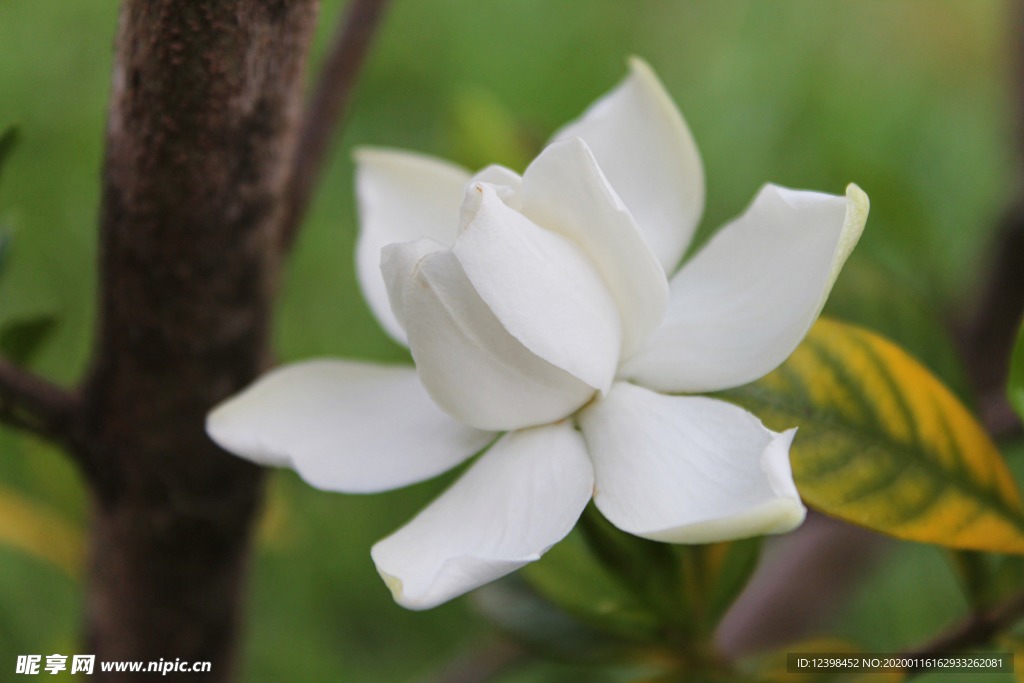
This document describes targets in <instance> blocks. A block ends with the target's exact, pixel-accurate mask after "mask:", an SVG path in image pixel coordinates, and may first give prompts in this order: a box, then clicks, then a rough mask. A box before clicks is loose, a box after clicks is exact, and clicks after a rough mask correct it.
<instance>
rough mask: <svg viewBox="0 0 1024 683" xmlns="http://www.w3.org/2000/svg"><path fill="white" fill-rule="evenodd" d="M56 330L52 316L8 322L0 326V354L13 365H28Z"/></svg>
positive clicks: (55, 320)
mask: <svg viewBox="0 0 1024 683" xmlns="http://www.w3.org/2000/svg"><path fill="white" fill-rule="evenodd" d="M56 328H57V319H56V318H54V317H53V316H52V315H35V316H31V317H27V318H19V319H16V320H8V321H7V322H5V323H4V324H3V325H0V353H2V354H3V355H4V357H6V358H7V359H8V360H9V361H11V362H12V363H14V364H15V365H29V364H30V363H31V362H32V360H33V359H34V358H35V356H36V354H37V353H38V352H39V351H40V349H41V348H42V346H43V344H44V343H45V342H46V340H47V339H49V338H50V336H51V335H52V334H53V332H54V330H55V329H56Z"/></svg>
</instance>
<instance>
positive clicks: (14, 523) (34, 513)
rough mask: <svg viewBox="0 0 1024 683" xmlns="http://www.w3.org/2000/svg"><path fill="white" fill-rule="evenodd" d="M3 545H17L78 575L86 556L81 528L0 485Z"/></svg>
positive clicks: (23, 550)
mask: <svg viewBox="0 0 1024 683" xmlns="http://www.w3.org/2000/svg"><path fill="white" fill-rule="evenodd" d="M0 519H2V520H4V523H3V524H0V545H3V546H7V547H9V548H15V549H17V550H19V551H21V552H23V553H26V554H27V555H31V556H32V557H35V558H36V559H39V560H43V561H44V562H48V563H50V564H52V565H54V566H56V567H57V568H59V569H60V570H62V571H64V572H65V573H66V574H68V576H71V577H73V578H74V577H77V576H78V575H79V573H80V571H81V569H82V563H83V560H84V557H85V540H84V537H83V534H82V530H81V529H79V528H78V527H76V526H74V525H73V524H71V522H69V521H68V520H66V519H65V518H64V517H62V516H61V515H59V514H57V513H56V512H55V511H53V510H50V509H49V508H47V507H45V506H44V505H42V504H41V503H38V502H35V501H32V500H29V499H28V498H25V497H24V496H22V495H21V494H20V493H18V492H17V491H14V490H13V489H6V488H0Z"/></svg>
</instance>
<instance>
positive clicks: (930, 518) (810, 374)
mask: <svg viewBox="0 0 1024 683" xmlns="http://www.w3.org/2000/svg"><path fill="white" fill-rule="evenodd" d="M725 396H726V397H728V398H730V399H732V400H735V401H737V402H738V403H740V404H742V405H744V406H745V407H747V408H749V409H750V410H752V411H753V412H755V413H756V414H757V415H759V416H760V417H761V418H762V419H763V420H764V421H765V423H766V424H767V425H769V426H771V427H772V428H775V429H782V428H783V427H792V426H794V425H799V427H800V432H799V434H798V436H797V439H796V441H795V442H794V444H793V450H792V456H791V457H792V462H793V476H794V478H795V480H796V482H797V488H798V489H799V490H800V494H801V496H802V497H803V498H804V500H805V501H807V502H808V503H809V504H810V505H813V506H814V507H816V508H818V509H820V510H822V511H824V512H827V513H828V514H830V515H834V516H836V517H839V518H842V519H846V520H848V521H851V522H855V523H857V524H861V525H863V526H866V527H868V528H870V529H874V530H876V531H882V532H884V533H888V534H892V535H894V536H898V537H900V538H906V539H910V540H916V541H925V542H928V543H935V544H938V545H942V546H948V547H953V548H964V549H974V550H988V551H995V552H1005V553H1024V506H1022V504H1021V500H1020V494H1019V493H1018V490H1017V485H1016V483H1015V481H1014V479H1013V476H1012V475H1011V473H1010V471H1009V470H1008V469H1007V467H1006V464H1005V462H1004V461H1003V459H1002V457H1001V456H1000V454H999V452H998V450H996V447H995V445H994V444H993V443H992V441H991V439H989V437H988V435H987V434H986V433H985V431H984V429H982V427H981V426H980V425H979V424H978V423H977V421H976V420H975V419H974V418H973V417H972V416H971V414H970V413H969V412H968V411H967V409H966V408H964V406H963V405H962V404H961V403H960V402H959V401H958V400H957V399H956V398H955V397H954V396H953V394H952V393H951V392H950V391H949V390H948V389H946V388H945V387H944V386H943V385H942V384H941V383H940V382H939V381H938V380H937V379H935V377H934V376H933V375H932V374H931V373H930V372H929V371H928V370H927V369H926V368H924V366H922V365H920V364H919V363H917V362H916V361H915V360H914V359H912V358H911V357H910V356H909V355H908V354H907V353H906V352H904V351H903V350H902V349H900V348H899V347H897V346H896V345H895V344H893V343H891V342H889V341H886V340H885V339H883V338H882V337H880V336H878V335H876V334H873V333H870V332H867V331H865V330H862V329H859V328H856V327H852V326H849V325H844V324H842V323H838V322H835V321H830V320H821V321H819V322H818V324H817V325H816V326H815V327H814V329H813V330H812V331H811V333H810V335H809V336H808V337H807V339H806V340H805V341H804V343H803V344H802V345H801V347H800V348H799V349H797V351H796V352H795V353H794V354H793V355H792V357H790V359H789V360H788V361H786V362H785V363H784V364H783V365H782V366H781V367H780V368H779V369H778V370H776V371H775V372H773V373H771V374H770V375H768V376H767V377H765V378H764V379H762V380H760V381H758V382H756V383H754V384H752V385H748V386H747V387H743V388H740V389H736V390H732V391H729V392H726V394H725Z"/></svg>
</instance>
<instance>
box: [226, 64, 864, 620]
mask: <svg viewBox="0 0 1024 683" xmlns="http://www.w3.org/2000/svg"><path fill="white" fill-rule="evenodd" d="M357 162H358V179H357V185H358V196H359V203H360V213H361V220H362V228H361V234H360V241H359V247H358V255H357V257H358V267H359V277H360V281H361V284H362V287H363V290H364V292H365V294H366V298H367V300H368V301H369V304H370V306H371V308H372V309H373V311H374V313H376V315H377V318H378V319H379V320H380V322H381V324H382V325H383V326H384V328H385V329H386V330H387V331H388V333H389V334H391V336H393V337H394V338H395V339H396V340H398V341H399V342H401V343H403V344H407V345H408V346H409V348H410V350H411V351H412V356H413V358H414V360H415V362H416V369H413V368H409V367H394V366H384V365H376V364H372V363H365V362H355V361H342V360H315V361H308V362H305V363H298V364H295V365H289V366H286V367H283V368H280V369H277V370H275V371H273V372H271V373H269V374H268V375H266V376H265V377H263V378H262V379H260V380H259V381H258V382H256V383H255V384H254V385H253V386H252V387H250V388H249V389H247V390H246V391H244V392H243V393H241V394H239V395H238V396H236V397H234V398H232V399H231V400H229V401H227V402H225V403H224V404H222V405H221V406H220V407H218V408H217V409H216V410H215V411H214V412H213V413H212V414H211V415H210V417H209V421H208V424H207V429H208V431H209V434H210V436H211V437H212V438H213V439H214V440H215V441H216V442H217V443H219V444H220V445H221V446H223V447H224V448H226V449H228V450H230V451H232V452H234V453H237V454H238V455H241V456H243V457H246V458H248V459H250V460H253V461H254V462H257V463H261V464H265V465H275V466H287V467H292V468H294V469H295V470H296V471H297V472H298V473H299V474H300V475H301V476H302V477H303V478H304V479H305V480H306V481H308V482H309V483H310V484H312V485H313V486H316V487H318V488H322V489H328V490H332V491H346V492H373V491H382V490H386V489H392V488H396V487H400V486H405V485H407V484H411V483H413V482H417V481H422V480H424V479H427V478H430V477H433V476H435V475H436V474H438V473H440V472H443V471H445V470H447V469H449V468H451V467H453V466H455V465H457V464H459V463H460V462H463V461H464V460H466V459H467V458H469V457H470V456H472V455H473V454H475V453H477V452H479V451H480V450H481V449H484V448H485V447H487V446H488V444H491V445H490V447H489V448H487V450H486V452H485V453H484V454H483V455H482V456H481V457H480V458H479V460H477V461H476V462H475V463H473V464H472V465H471V466H470V467H469V469H468V470H467V471H466V473H465V474H464V475H463V476H462V477H461V478H460V479H459V480H458V481H457V482H456V483H455V484H454V485H453V486H452V487H451V488H449V489H448V490H447V491H446V492H445V493H443V494H442V495H441V496H440V497H439V498H438V499H437V500H436V501H434V502H433V503H432V504H431V505H429V506H428V507H427V508H426V509H425V510H423V511H422V512H421V513H420V514H419V515H417V516H416V518H415V519H413V520H412V521H411V522H409V523H408V524H407V525H406V526H404V527H403V528H401V529H399V530H398V531H397V532H395V533H394V534H392V535H391V536H389V537H388V538H385V539H384V540H382V541H380V542H379V543H377V545H375V546H374V548H373V551H372V555H373V559H374V562H376V564H377V568H378V570H379V572H380V574H381V576H383V577H384V580H385V581H386V582H387V584H388V586H389V587H390V588H391V590H392V592H393V593H394V596H395V599H396V600H397V601H398V602H399V603H401V604H402V605H404V606H406V607H410V608H413V609H425V608H428V607H432V606H435V605H438V604H440V603H442V602H445V601H447V600H450V599H451V598H453V597H455V596H458V595H461V594H463V593H465V592H467V591H469V590H471V589H473V588H476V587H478V586H480V585H482V584H484V583H487V582H489V581H492V580H494V579H496V578H498V577H500V576H503V575H505V574H508V573H509V572H512V571H514V570H515V569H517V568H519V567H521V566H523V565H524V564H526V563H528V562H532V561H534V560H536V559H538V558H539V557H540V556H541V555H542V554H543V553H544V552H545V551H546V550H547V549H548V548H550V547H551V546H552V545H553V544H555V543H556V542H558V541H559V540H561V539H562V538H563V537H564V536H565V535H566V534H567V533H569V531H570V530H571V529H572V527H573V525H574V524H575V523H576V520H577V519H578V518H579V516H580V513H581V512H582V510H583V509H584V507H585V506H586V504H587V502H588V501H589V500H590V499H591V497H593V499H594V501H595V503H596V505H597V507H598V508H599V509H600V510H601V512H602V513H603V514H604V515H605V516H606V517H607V518H608V520H609V521H611V522H612V523H613V524H614V525H616V526H617V527H619V528H620V529H622V530H624V531H627V532H629V533H631V534H636V535H638V536H643V537H645V538H650V539H654V540H658V541H668V542H675V543H703V542H710V541H720V540H727V539H734V538H740V537H745V536H750V535H755V534H763V533H777V532H782V531H788V530H790V529H792V528H794V527H795V526H797V525H798V524H800V522H801V521H802V520H803V518H804V514H805V509H804V507H803V505H802V504H801V502H800V497H799V495H798V493H797V490H796V487H795V486H794V484H793V480H792V475H791V472H790V466H789V445H790V442H791V441H792V439H793V435H794V432H795V430H790V431H787V432H783V433H781V434H777V433H774V432H771V431H769V430H767V429H766V428H765V427H763V426H762V424H761V422H760V421H759V420H758V419H757V418H756V417H754V416H753V415H751V414H750V413H748V412H746V411H744V410H742V409H740V408H738V407H736V406H734V405H731V404H729V403H725V402H723V401H719V400H715V399H711V398H704V397H699V396H691V395H689V394H693V393H696V392H706V391H715V390H719V389H725V388H728V387H734V386H738V385H741V384H745V383H747V382H750V381H752V380H755V379H757V378H759V377H761V376H762V375H764V374H766V373H768V372H769V371H771V370H772V369H774V368H775V367H776V366H778V365H779V364H780V363H781V362H782V361H783V360H785V358H786V357H787V356H788V355H789V354H790V353H791V352H792V351H793V349H794V348H795V347H796V346H797V344H798V343H799V342H800V340H801V339H802V338H803V337H804V335H805V334H806V333H807V331H808V329H809V328H810V327H811V324H812V323H813V322H814V320H815V318H816V317H817V316H818V313H819V312H820V311H821V307H822V305H823V304H824V301H825V298H826V296H827V295H828V292H829V290H830V289H831V287H832V283H833V281H834V280H835V277H836V274H837V273H838V271H839V269H840V267H841V266H842V264H843V262H844V261H845V260H846V257H847V256H848V255H849V253H850V250H851V249H852V248H853V246H854V244H855V243H856V242H857V239H858V238H859V236H860V233H861V230H862V229H863V227H864V221H865V220H866V218H867V211H868V201H867V197H866V196H865V195H864V193H863V192H861V191H860V189H859V188H857V187H856V186H854V185H850V187H849V188H848V189H847V194H846V197H845V198H844V197H837V196H833V195H827V194H820V193H816V192H805V191H797V190H789V189H785V188H782V187H778V186H775V185H766V186H765V187H764V188H763V189H762V190H761V191H760V192H759V193H758V195H757V197H756V198H755V199H754V202H753V204H751V206H750V207H749V208H748V209H747V210H746V212H745V213H744V214H743V215H741V216H740V217H739V218H737V219H736V220H734V221H733V222H731V223H729V224H728V225H726V226H725V227H723V228H722V229H721V231H720V232H719V233H718V234H717V235H716V236H715V237H714V238H713V239H712V240H711V241H710V242H709V243H708V244H707V245H706V246H705V247H704V248H703V249H702V250H701V251H700V252H699V253H698V254H697V255H696V256H695V257H694V258H692V259H691V260H690V261H689V262H688V263H687V264H686V265H685V266H684V267H683V268H682V269H681V270H679V272H678V273H676V274H674V275H672V277H671V280H669V278H668V277H667V276H666V273H672V271H673V269H674V268H675V266H676V264H677V263H678V262H679V260H680V258H681V257H682V255H683V252H684V250H685V249H686V247H687V245H688V244H689V241H690V239H691V236H692V235H693V232H694V229H695V227H696V225H697V222H698V220H699V218H700V215H701V212H702V209H703V203H704V180H703V170H702V168H701V163H700V158H699V156H698V153H697V149H696V147H695V145H694V143H693V140H692V138H691V136H690V133H689V131H688V129H687V127H686V124H685V123H684V122H683V119H682V117H681V115H680V114H679V112H678V111H677V110H676V108H675V106H674V105H673V103H672V101H671V99H670V98H669V97H668V95H667V93H666V92H665V90H664V88H663V87H662V85H661V84H660V83H659V81H658V80H657V77H656V76H655V75H654V73H653V72H652V71H651V69H650V68H649V67H648V66H647V65H646V64H645V63H644V62H642V61H640V60H633V61H632V62H631V70H630V73H629V75H628V76H627V77H626V78H625V79H624V80H623V81H622V83H620V84H619V85H618V86H617V87H616V88H615V89H614V90H612V91H611V92H610V93H609V94H607V95H605V96H604V97H603V98H601V99H600V100H598V101H597V102H596V103H595V104H594V105H593V106H592V107H591V108H590V109H589V110H587V111H586V112H585V113H584V114H583V116H582V117H581V118H580V119H579V120H577V121H575V122H573V123H571V124H569V125H568V126H566V127H565V128H563V129H562V130H561V131H560V132H559V133H558V134H556V135H555V137H554V140H553V141H552V142H551V144H549V145H548V146H547V148H545V149H544V151H543V152H541V154H540V156H538V157H537V159H536V160H534V162H533V163H532V164H530V166H529V168H527V169H526V172H525V173H524V174H523V176H522V177H520V176H518V175H516V174H515V173H513V172H512V171H510V170H508V169H506V168H502V167H499V166H491V167H489V168H486V169H484V170H483V171H481V172H479V173H477V174H476V175H475V176H471V175H470V174H469V173H468V172H467V171H465V170H463V169H461V168H459V167H457V166H454V165H451V164H447V163H445V162H442V161H438V160H434V159H431V158H427V157H423V156H419V155H413V154H408V153H404V152H397V151H385V150H362V151H360V152H359V153H358V154H357ZM381 273H383V278H382V277H381ZM677 394H684V395H677ZM502 432H504V434H501V433H502ZM492 442H493V443H492Z"/></svg>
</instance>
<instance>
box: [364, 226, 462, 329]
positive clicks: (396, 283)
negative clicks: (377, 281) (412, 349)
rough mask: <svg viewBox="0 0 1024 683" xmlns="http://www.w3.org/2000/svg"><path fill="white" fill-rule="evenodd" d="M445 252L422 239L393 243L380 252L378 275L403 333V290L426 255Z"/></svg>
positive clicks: (430, 241) (439, 245)
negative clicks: (381, 279)
mask: <svg viewBox="0 0 1024 683" xmlns="http://www.w3.org/2000/svg"><path fill="white" fill-rule="evenodd" d="M435 251H446V249H445V247H444V246H443V245H441V244H439V243H438V242H435V241H434V240H432V239H430V238H429V237H424V238H421V239H418V240H415V241H413V242H395V243H392V244H388V245H385V246H384V248H383V249H381V250H380V274H381V277H382V278H383V281H384V286H385V288H386V290H387V291H386V295H387V297H388V301H389V302H390V307H391V312H392V314H394V316H395V320H396V321H397V322H398V324H399V325H400V326H401V328H402V331H403V334H404V331H405V313H404V311H405V288H406V287H407V286H408V285H409V283H410V282H411V279H410V276H411V275H412V274H413V272H415V270H416V266H417V265H418V264H419V262H420V261H421V260H422V259H423V257H424V256H426V255H427V254H432V253H434V252H435Z"/></svg>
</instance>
